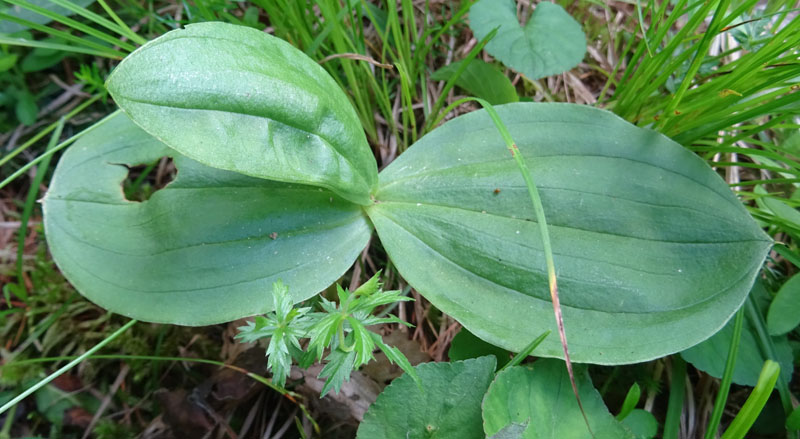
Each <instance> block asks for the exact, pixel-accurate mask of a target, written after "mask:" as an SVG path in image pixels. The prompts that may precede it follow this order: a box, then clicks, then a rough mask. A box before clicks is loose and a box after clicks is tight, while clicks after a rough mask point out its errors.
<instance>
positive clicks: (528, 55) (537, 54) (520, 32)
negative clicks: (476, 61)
mask: <svg viewBox="0 0 800 439" xmlns="http://www.w3.org/2000/svg"><path fill="white" fill-rule="evenodd" d="M469 26H470V28H472V31H473V32H474V33H475V37H476V38H477V39H479V40H481V39H483V38H484V37H485V36H486V35H488V34H489V32H491V31H492V30H493V29H495V28H496V27H498V26H499V27H500V28H499V29H498V31H497V35H495V37H494V38H493V39H492V41H490V42H489V44H487V45H486V51H487V52H489V54H491V55H492V56H494V57H495V58H497V59H499V60H500V61H502V62H503V64H505V65H507V66H509V67H511V68H512V69H514V70H516V71H518V72H520V73H522V74H523V75H525V76H527V77H528V78H530V79H539V78H543V77H545V76H550V75H555V74H556V73H561V72H564V71H567V70H569V69H571V68H572V67H575V66H576V65H578V63H579V62H581V60H582V59H583V55H584V54H585V53H586V37H585V36H584V34H583V30H581V25H580V24H578V22H576V21H575V20H574V19H573V18H572V17H571V16H570V15H569V14H568V13H567V11H565V10H564V8H562V7H561V6H559V5H557V4H555V3H549V2H541V3H539V4H537V5H536V9H534V10H533V13H532V14H531V16H530V18H529V19H528V22H527V23H525V27H522V26H520V24H519V21H518V20H517V7H516V2H514V0H481V1H479V2H477V3H475V4H474V5H472V7H471V8H470V10H469Z"/></svg>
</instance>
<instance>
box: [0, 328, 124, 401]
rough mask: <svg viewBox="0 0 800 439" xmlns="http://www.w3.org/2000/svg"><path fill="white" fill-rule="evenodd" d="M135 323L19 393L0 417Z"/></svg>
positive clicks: (116, 332) (121, 329)
mask: <svg viewBox="0 0 800 439" xmlns="http://www.w3.org/2000/svg"><path fill="white" fill-rule="evenodd" d="M136 323H137V320H131V321H129V322H128V323H126V324H124V325H122V327H121V328H119V329H117V330H116V331H114V333H113V334H111V335H109V336H108V337H106V338H105V339H104V340H103V341H101V342H100V343H97V344H96V345H94V346H93V347H92V348H91V349H89V350H88V351H86V352H84V353H83V355H81V356H79V357H78V358H76V359H74V360H72V361H70V362H69V363H67V365H66V366H64V367H62V368H61V369H58V370H57V371H55V372H53V373H51V374H50V375H48V376H47V378H45V379H43V380H41V381H39V382H38V383H36V384H34V385H33V386H31V387H30V388H28V390H26V391H24V392H22V393H20V394H19V395H17V396H16V397H15V398H14V399H12V400H11V401H9V402H7V403H6V404H5V405H3V406H2V407H0V415H1V414H3V413H5V412H6V410H8V409H10V408H11V407H14V406H16V405H17V404H18V403H19V402H20V401H22V400H23V399H25V398H27V397H28V396H30V395H31V394H33V393H34V392H36V391H37V390H39V389H41V388H42V387H44V386H46V385H48V384H49V383H50V382H51V381H53V380H54V379H56V378H58V377H60V376H61V375H63V374H64V373H66V372H68V371H69V370H70V369H72V368H73V367H75V366H77V365H78V364H79V363H80V362H81V361H83V360H85V359H86V358H88V357H90V356H91V355H92V354H94V353H95V352H97V351H98V350H100V349H102V347H103V346H105V345H107V344H108V343H109V342H111V341H112V340H114V339H115V338H117V337H119V336H120V335H121V334H122V333H124V332H125V331H127V330H128V329H130V327H131V326H133V325H135V324H136Z"/></svg>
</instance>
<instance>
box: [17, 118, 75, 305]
mask: <svg viewBox="0 0 800 439" xmlns="http://www.w3.org/2000/svg"><path fill="white" fill-rule="evenodd" d="M64 121H65V119H64V118H63V117H62V118H61V120H59V121H58V125H57V126H56V130H55V131H54V132H53V135H52V136H50V143H48V144H47V149H46V151H49V150H51V149H53V148H55V146H56V143H57V142H58V139H59V138H60V137H61V130H62V129H64ZM52 157H53V156H52V155H48V156H47V157H45V159H44V160H42V164H41V166H39V167H38V168H37V169H36V176H35V177H34V178H33V181H31V187H30V189H28V197H27V198H26V199H25V206H24V207H23V209H22V216H21V217H20V220H19V221H20V225H19V229H17V283H18V284H19V286H20V289H24V288H25V279H24V277H23V274H24V273H23V268H24V267H23V264H22V256H23V253H25V238H26V236H27V232H28V220H29V219H30V217H31V213H32V212H33V206H34V205H35V203H36V197H37V196H38V195H39V186H40V185H41V184H42V181H43V180H44V176H45V174H47V169H48V168H49V167H50V159H51V158H52Z"/></svg>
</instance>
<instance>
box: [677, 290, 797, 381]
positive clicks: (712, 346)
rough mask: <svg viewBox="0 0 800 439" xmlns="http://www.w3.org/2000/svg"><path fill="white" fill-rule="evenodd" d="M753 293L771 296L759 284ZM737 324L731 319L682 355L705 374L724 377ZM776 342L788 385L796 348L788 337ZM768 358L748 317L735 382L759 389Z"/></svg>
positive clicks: (775, 340) (780, 338)
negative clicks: (756, 386) (759, 377)
mask: <svg viewBox="0 0 800 439" xmlns="http://www.w3.org/2000/svg"><path fill="white" fill-rule="evenodd" d="M753 294H755V295H756V297H759V296H765V295H767V292H766V290H765V289H764V285H763V284H762V283H761V282H756V283H755V285H753ZM733 325H734V319H731V320H730V321H729V322H728V323H727V324H726V325H725V327H723V328H722V329H721V330H720V331H719V332H717V333H716V334H714V336H713V337H711V338H709V339H708V340H706V341H704V342H702V343H700V344H698V345H697V346H694V347H692V348H690V349H687V350H685V351H683V352H681V356H682V357H683V359H684V360H686V361H688V362H690V363H692V365H693V366H694V367H696V368H698V369H700V370H702V371H703V372H706V373H707V374H709V375H711V376H713V377H715V378H722V374H723V372H724V371H725V362H726V361H727V358H728V349H730V345H731V338H732V337H733ZM772 343H773V344H774V345H775V352H776V354H777V355H778V358H777V360H778V362H779V363H780V365H781V374H783V377H784V379H785V380H786V382H787V383H788V382H790V381H791V379H792V370H793V368H792V348H791V347H790V346H789V343H788V340H787V339H786V337H785V336H782V337H772ZM766 359H767V358H766V357H765V356H764V354H763V353H762V349H761V347H760V344H759V342H758V335H757V333H756V331H755V330H754V328H753V324H752V322H751V321H750V319H748V318H746V319H745V320H744V325H743V326H742V336H741V339H740V341H739V352H738V355H737V357H736V365H735V367H734V369H733V382H734V383H736V384H739V385H743V386H755V385H756V382H758V374H759V373H761V368H762V366H763V364H764V361H766Z"/></svg>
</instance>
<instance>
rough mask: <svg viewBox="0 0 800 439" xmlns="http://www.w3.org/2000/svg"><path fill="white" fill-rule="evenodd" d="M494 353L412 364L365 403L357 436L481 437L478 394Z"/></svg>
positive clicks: (489, 373)
mask: <svg viewBox="0 0 800 439" xmlns="http://www.w3.org/2000/svg"><path fill="white" fill-rule="evenodd" d="M495 364H496V363H495V358H494V357H492V356H488V357H481V358H476V359H470V360H464V361H456V362H453V363H422V364H420V365H418V366H416V367H415V369H416V371H417V374H418V375H419V378H420V379H421V380H422V389H420V388H419V387H418V386H417V384H416V383H415V382H414V380H413V379H411V377H410V376H409V375H408V374H405V375H403V376H401V377H400V378H398V379H396V380H394V381H392V384H391V385H390V386H389V387H387V388H386V389H385V390H384V391H383V392H382V393H381V394H380V395H378V399H377V400H376V401H375V402H374V403H373V404H372V405H371V406H370V407H369V410H367V413H366V414H365V415H364V421H363V422H362V423H361V425H360V426H359V427H358V436H357V437H358V438H363V439H372V438H431V439H434V438H440V439H444V438H459V439H472V438H474V439H482V438H484V435H483V432H482V429H481V399H483V395H484V394H485V393H486V389H487V388H488V387H489V383H490V382H491V381H492V377H493V376H494V367H495Z"/></svg>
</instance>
